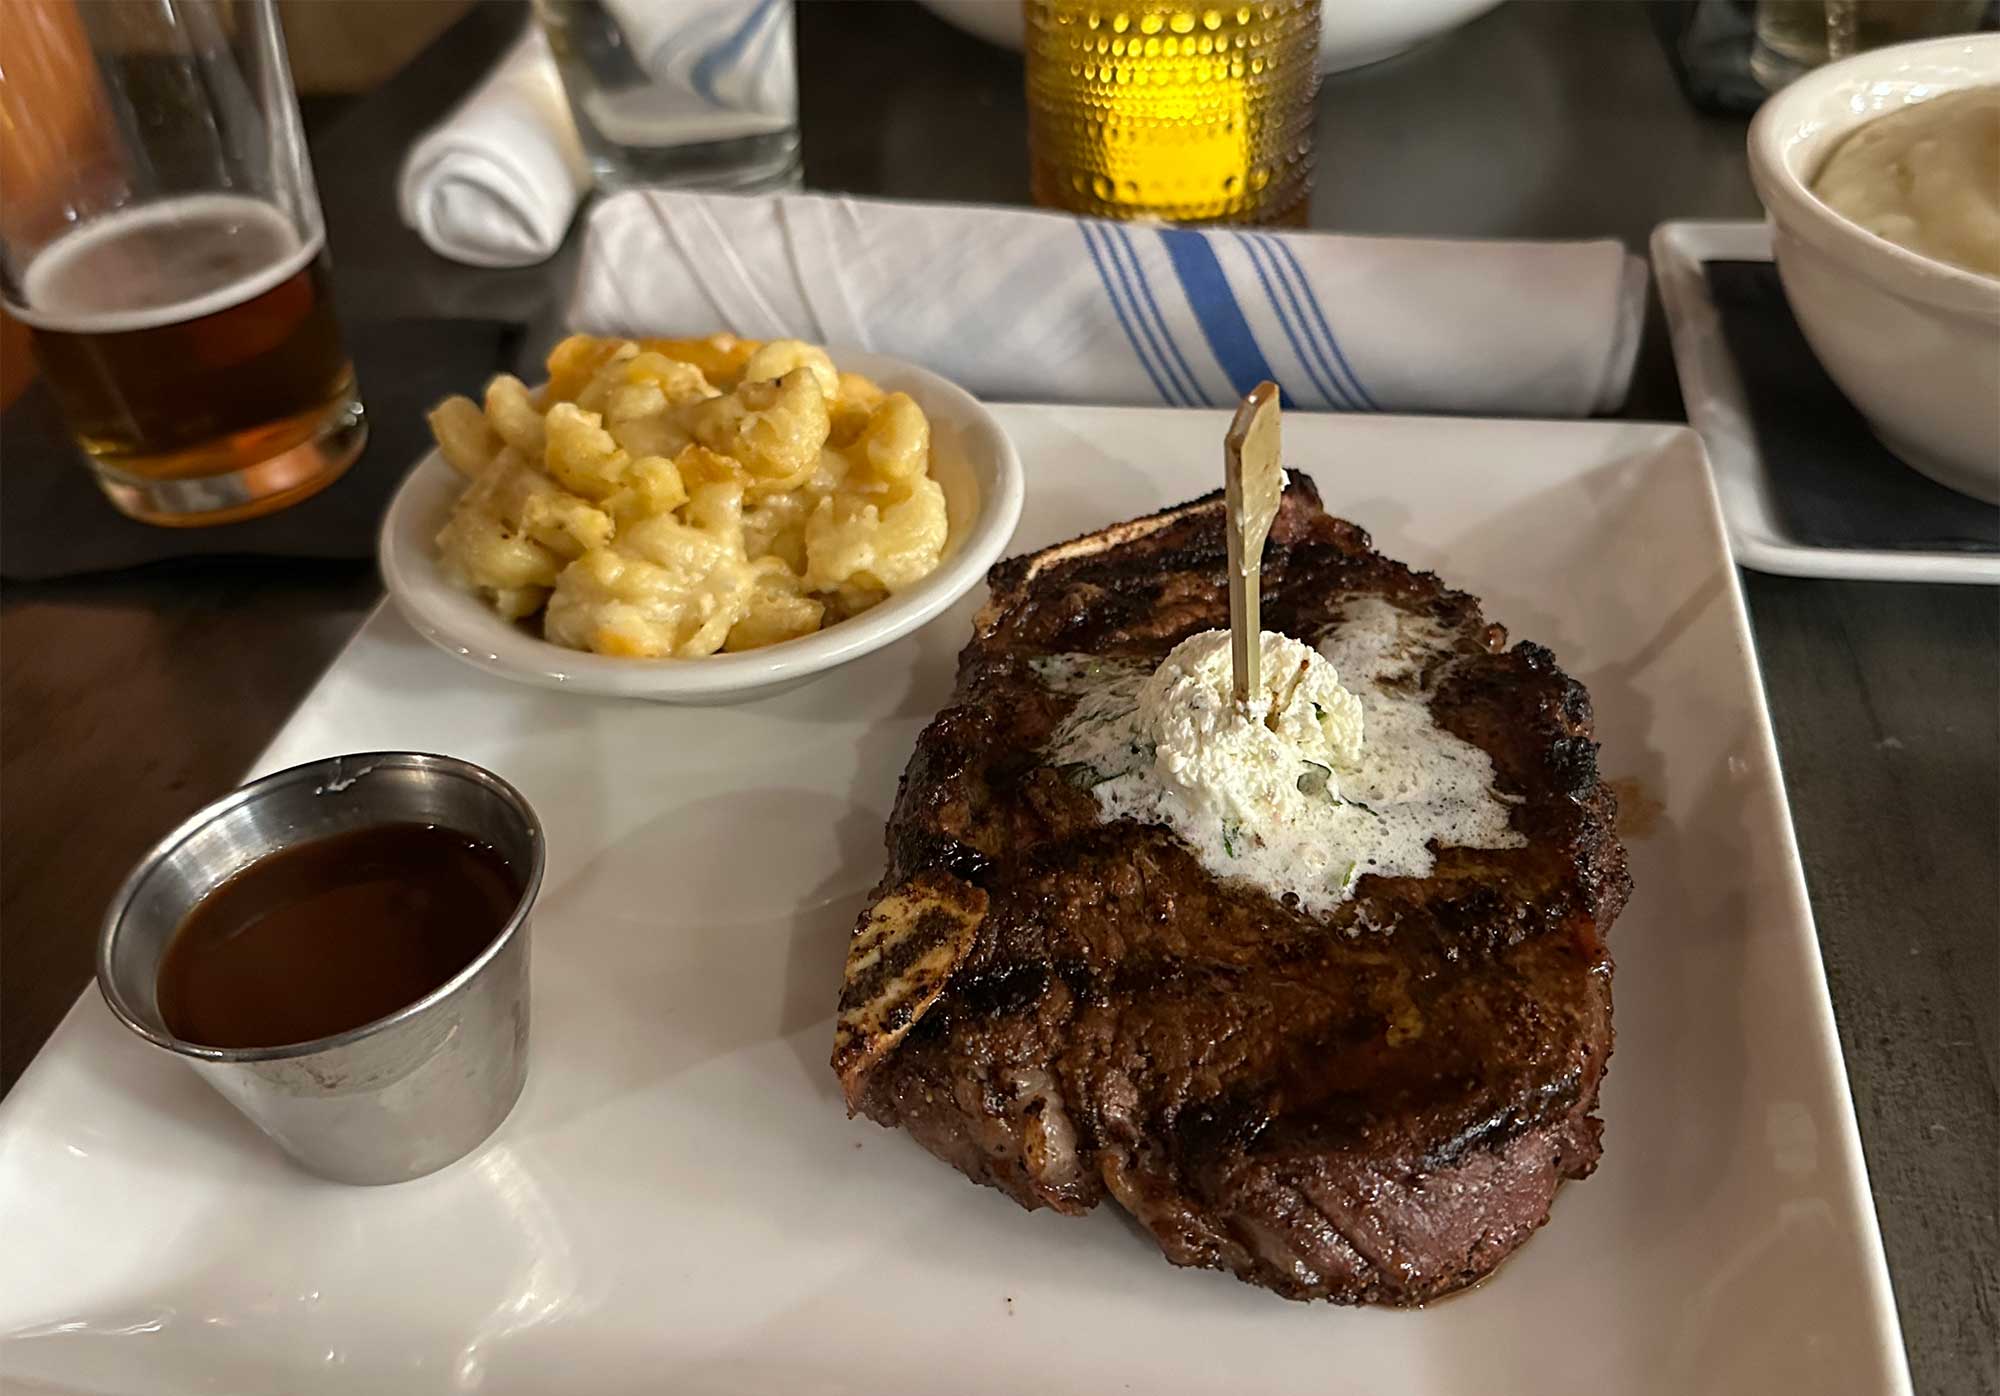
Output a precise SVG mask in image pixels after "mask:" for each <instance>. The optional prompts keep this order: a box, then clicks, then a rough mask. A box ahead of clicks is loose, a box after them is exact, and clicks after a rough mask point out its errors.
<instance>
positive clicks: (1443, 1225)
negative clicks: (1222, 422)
mask: <svg viewBox="0 0 2000 1396" xmlns="http://www.w3.org/2000/svg"><path fill="white" fill-rule="evenodd" d="M1225 567H1226V560H1225V545H1224V540H1223V534H1222V508H1221V499H1220V495H1219V493H1218V494H1215V495H1210V496H1205V497H1204V498H1203V499H1200V500H1196V501H1194V502H1193V503H1191V504H1188V505H1183V506H1181V507H1179V508H1177V509H1172V510H1167V511H1165V512H1163V513H1161V514H1158V515H1154V516H1152V517H1150V518H1148V519H1141V520H1135V521H1133V522H1131V523H1129V524H1122V525H1116V526H1114V527H1113V528H1111V529H1107V530H1105V531H1104V532H1103V533H1100V534H1096V535H1092V536H1090V537H1087V538H1083V539H1078V540H1076V541H1074V542H1071V543H1067V544H1062V545H1059V546H1057V547H1054V548H1050V549H1045V550H1044V551H1042V552H1040V553H1036V554H1031V555H1028V556H1024V557H1018V558H1013V559H1009V560H1008V561H1006V562H1003V563H1001V564H999V565H998V566H997V567H995V568H994V569H993V570H992V572H991V573H990V574H989V579H988V580H989V584H990V587H991V591H992V596H991V599H990V600H989V602H988V604H987V605H986V607H985V608H984V609H983V610H982V611H981V612H980V614H979V616H978V618H977V619H976V621H975V625H974V636H973V640H972V642H971V644H970V645H968V646H967V648H966V649H965V651H964V652H963V654H961V656H960V659H959V673H958V682H957V687H956V689H955V691H954V694H953V698H952V703H951V705H950V706H948V707H947V708H946V709H945V710H944V711H942V712H941V713H939V714H938V716H937V717H936V718H935V719H934V720H933V721H932V723H931V724H930V726H929V727H928V728H926V729H925V731H924V733H923V735H922V736H921V737H920V738H919V739H918V742H917V747H916V751H915V753H914V754H913V756H912V757H911V760H910V764H909V767H908V769H907V770H906V771H905V773H904V777H903V781H902V785H901V787H900V789H899V791H898V795H897V801H896V808H895V812H894V814H893V815H892V817H891V819H890V823H889V828H888V831H887V844H888V851H889V866H888V869H887V871H886V873H885V874H884V877H883V879H882V882H881V883H880V884H879V886H878V887H877V889H876V892H875V898H874V905H873V906H872V907H871V909H870V911H869V912H868V913H866V914H864V916H863V918H862V924H861V927H860V928H859V930H858V931H857V942H856V943H857V945H864V946H865V941H864V938H867V937H872V938H873V939H874V940H876V941H881V940H884V938H885V934H886V933H885V932H884V931H883V930H882V928H881V927H882V923H883V920H884V916H885V914H886V915H887V917H888V920H889V921H891V922H894V923H895V924H896V925H908V926H910V927H913V929H911V930H909V931H908V932H907V935H906V939H905V940H904V941H903V942H899V943H897V944H896V945H895V947H894V949H895V953H894V955H893V956H891V955H889V954H887V953H884V954H882V955H880V956H878V957H877V959H876V960H874V961H872V962H871V963H870V965H869V967H867V968H865V969H863V970H862V971H861V972H858V973H850V976H849V981H848V983H847V985H846V989H845V992H844V993H843V995H842V1000H841V1013H842V1017H841V1024H840V1028H839V1030H838V1031H839V1033H840V1034H841V1036H840V1037H839V1039H838V1041H837V1046H836V1053H835V1066H836V1070H838V1071H839V1072H840V1074H841V1080H842V1085H843V1088H844V1090H845V1091H846V1094H847V1098H848V1102H849V1106H850V1109H853V1110H857V1111H860V1112H863V1113H866V1114H867V1115H869V1116H870V1117H871V1118H873V1119H875V1120H877V1121H878V1122H880V1123H882V1124H884V1125H891V1126H897V1125H900V1126H901V1127H903V1128H905V1129H907V1130H908V1131H909V1132H910V1133H911V1134H912V1135H913V1136H914V1137H915V1138H916V1139H917V1140H918V1141H919V1142H920V1143H922V1144H923V1145H924V1147H925V1148H927V1149H929V1150H930V1151H931V1152H932V1153H934V1154H936V1155H937V1156H938V1157H939V1158H941V1159H943V1160H944V1161H946V1162H948V1163H950V1164H952V1165H953V1166H954V1167H956V1168H958V1169H959V1170H960V1171H962V1172H964V1173H965V1174H967V1175H968V1176H969V1177H971V1178H973V1179H975V1180H976V1181H979V1182H982V1183H986V1184H989V1185H991V1186H993V1187H996V1188H998V1189H1000V1190H1001V1191H1003V1192H1005V1193H1007V1194H1008V1195H1009V1196H1011V1197H1013V1198H1014V1199H1015V1200H1016V1201H1018V1202H1020V1203H1021V1204H1022V1205H1023V1206H1025V1207H1030V1208H1033V1207H1043V1206H1046V1207H1052V1208H1054V1209H1056V1210H1058V1211H1061V1212H1065V1213H1070V1214H1077V1213H1081V1212H1084V1211H1087V1210H1089V1209H1090V1208H1091V1207H1093V1206H1095V1205H1096V1204H1097V1203H1098V1202H1099V1201H1101V1200H1102V1199H1103V1197H1104V1196H1106V1195H1107V1194H1108V1195H1110V1196H1111V1197H1112V1198H1114V1199H1115V1200H1116V1201H1117V1202H1118V1203H1119V1205H1120V1206H1122V1207H1124V1208H1125V1209H1126V1210H1127V1211H1128V1212H1130V1213H1131V1214H1132V1215H1133V1216H1134V1217H1136V1218H1137V1219H1138V1220H1139V1221H1140V1222H1141V1223H1142V1224H1143V1225H1145V1226H1146V1227H1147V1228H1148V1229H1149V1230H1150V1231H1151V1232H1152V1234H1153V1235H1154V1237H1155V1239H1156V1240H1157V1241H1158V1243H1159V1245H1160V1248H1161V1250H1162V1251H1163V1253H1165V1255H1166V1256H1167V1258H1168V1259H1170V1260H1172V1261H1173V1262H1174V1263H1176V1264H1181V1265H1199V1266H1210V1267H1215V1268H1221V1269H1227V1270H1230V1271H1232V1272H1234V1273H1235V1274H1237V1275H1239V1276H1240V1277H1242V1278H1244V1279H1246V1280H1249V1281H1251V1282H1252V1283H1256V1284H1261V1285H1264V1286H1266V1287H1268V1288H1270V1289H1273V1290H1275V1291H1277V1292H1278V1293H1280V1294H1283V1295H1286V1296H1288V1297H1291V1298H1299V1299H1309V1298H1327V1299H1333V1300H1337V1301H1341V1302H1375V1303H1389V1304H1410V1303H1419V1302H1422V1301H1424V1300H1426V1299H1429V1298H1434V1297H1436V1296H1438V1295H1441V1294H1445V1293H1448V1292H1450V1291H1451V1290H1453V1289H1456V1288H1459V1287H1461V1286H1463V1285H1466V1284H1469V1283H1472V1282H1473V1281H1475V1280H1477V1279H1479V1278H1480V1277H1482V1276H1483V1275H1485V1274H1486V1273H1488V1272H1489V1271H1490V1270H1491V1269H1492V1268H1493V1267H1494V1266H1496V1265H1498V1264H1499V1263H1500V1262H1501V1261H1502V1260H1503V1259H1504V1258H1505V1257H1506V1256H1507V1255H1508V1254H1509V1253H1511V1251H1512V1250H1513V1249H1514V1248H1515V1247H1516V1246H1518V1245H1519V1244H1520V1243H1521V1242H1522V1241H1523V1240H1525V1239H1526V1238H1527V1237H1528V1236H1529V1235H1530V1234H1532V1233H1533V1231H1534V1230H1535V1229H1536V1228H1537V1227H1539V1226H1540V1225H1541V1224H1542V1223H1543V1222H1544V1221H1545V1220H1546V1219H1547V1216H1548V1208H1549V1203H1550V1200H1551V1198H1552V1197H1553V1196H1554V1193H1555V1190H1556V1188H1557V1186H1558V1185H1559V1184H1560V1183H1561V1182H1562V1181H1563V1180H1564V1179H1567V1178H1579V1177H1583V1176H1585V1175H1587V1174H1588V1173H1589V1172H1590V1171H1591V1169H1592V1168H1593V1167H1594V1166H1595V1163H1596V1160H1597V1157H1598V1152H1599V1125H1598V1122H1597V1121H1596V1120H1595V1118H1593V1111H1594V1110H1595V1108H1596V1103H1597V1093H1598V1086H1599V1082H1600V1081H1601V1079H1602V1076H1603V1072H1604V1067H1605V1062H1606V1060H1607V1059H1608V1057H1609V1055H1610V1051H1611V1042H1612V1029H1611V997H1610V984H1611V960H1610V956H1609V953H1608V951H1607V950H1606V948H1605V943H1604V936H1605V933H1606V932H1607V931H1608V930H1609V928H1610V925H1611V923H1612V921H1613V919H1614V918H1615V917H1616V916H1617V914H1618V912H1619V911H1620V909H1622V907H1623V905H1624V903H1625V900H1626V897H1627V894H1628V892H1629V880H1628V878H1627V876H1626V871H1625V860H1624V853H1623V850H1622V849H1621V848H1620V847H1619V845H1618V842H1617V840H1616V838H1615V836H1614V834H1613V825H1614V817H1615V813H1616V806H1615V802H1614V800H1613V798H1612V796H1611V794H1610V792H1609V791H1608V790H1607V789H1606V788H1605V787H1604V786H1603V784H1602V783H1601V782H1600V781H1599V780H1598V776H1597V760H1596V750H1597V749H1596V744H1595V741H1594V738H1593V731H1592V719H1591V713H1590V704H1589V699H1588V696H1587V695H1586V694H1585V693H1584V691H1583V689H1582V687H1581V686H1580V685H1578V684H1576V683H1575V682H1574V681H1573V680H1571V679H1570V678H1568V676H1566V675H1565V674H1564V673H1563V672H1562V670H1561V669H1560V668H1559V667H1558V666H1557V665H1556V662H1555V659H1554V656H1553V655H1551V654H1550V653H1549V652H1548V651H1547V650H1546V649H1544V648H1542V647H1541V646H1539V645H1535V644H1531V643H1520V644H1516V645H1514V646H1513V647H1512V648H1508V646H1507V637H1506V632H1505V631H1504V629H1502V628H1501V627H1499V626H1497V625H1493V624H1489V623H1488V622H1487V621H1486V620H1485V618H1484V617H1483V616H1482V615H1481V614H1480V610H1479V604H1478V602H1477V601H1476V600H1475V599H1474V598H1473V597H1470V596H1468V595H1465V594H1464V593H1461V592H1456V591H1452V590H1449V589H1448V588H1446V587H1445V586H1443V584H1442V583H1440V582H1439V581H1438V579H1437V578H1435V577H1433V576H1431V575H1429V574H1427V573H1419V572H1413V571H1411V570H1410V569H1408V568H1406V567H1403V566H1402V565H1401V564H1398V563H1395V562H1392V561H1390V560H1388V559H1386V558H1383V557H1382V556H1380V555H1379V554H1377V553H1375V552H1374V551H1372V550H1371V548H1370V544H1369V540H1368V536H1367V534H1366V533H1364V532H1363V531H1362V530H1361V529H1359V528H1357V527H1356V526H1355V525H1353V524H1351V523H1347V522H1345V521H1343V520H1340V519H1335V518H1332V517H1330V516H1328V515H1327V514H1326V513H1324V511H1323V510H1322V509H1321V508H1320V505H1319V498H1318V494H1317V491H1316V490H1315V489H1314V487H1313V485H1312V482H1311V481H1310V480H1309V479H1306V478H1305V477H1303V476H1299V475H1296V474H1295V475H1294V477H1293V482H1292V485H1291V487H1290V488H1289V489H1288V490H1287V491H1286V494H1285V497H1284V500H1283V503H1282V505H1281V507H1280V510H1279V514H1278V517H1277V519H1276V521H1275V522H1274V524H1273V526H1272V530H1271V539H1270V542H1269V544H1268V545H1267V550H1266V554H1265V561H1264V569H1263V575H1264V597H1263V611H1264V617H1265V623H1266V625H1267V626H1269V627H1270V628H1272V629H1276V630H1282V631H1284V632H1285V633H1288V634H1292V635H1295V636H1297V637H1298V638H1301V639H1304V640H1307V641H1308V642H1312V641H1314V640H1316V639H1317V638H1319V637H1320V636H1321V635H1323V634H1324V633H1326V631H1327V630H1328V629H1329V628H1330V627H1332V626H1335V625H1337V624H1338V622H1339V620H1340V617H1341V615H1342V613H1343V607H1344V605H1345V604H1347V601H1348V599H1349V598H1352V597H1356V596H1367V597H1376V598H1381V599H1384V600H1387V601H1389V602H1390V603H1392V604H1394V605H1396V606H1398V607H1400V608H1402V609H1403V610H1405V611H1407V612H1409V613H1411V614H1412V615H1416V616H1420V617H1423V618H1425V619H1427V620H1429V621H1430V622H1432V623H1433V624H1434V625H1435V626H1437V627H1438V628H1439V629H1440V630H1441V631H1442V632H1443V633H1444V634H1445V635H1446V636H1447V637H1448V640H1449V644H1448V653H1447V654H1445V655H1443V656H1442V657H1431V658H1427V659H1425V660H1424V662H1422V663H1421V664H1419V665H1418V666H1417V667H1416V668H1415V669H1414V670H1413V672H1412V673H1411V674H1410V676H1409V678H1408V682H1410V683H1411V684H1413V685H1414V686H1415V688H1416V691H1419V692H1421V693H1422V694H1424V695H1425V697H1426V699H1427V701H1428V703H1429V705H1430V711H1431V715H1432V718H1433V720H1434V721H1436V723H1437V724H1438V725H1439V726H1440V727H1442V728H1444V729H1445V730H1446V731H1449V732H1451V733H1453V734H1454V735H1456V736H1459V737H1461V738H1463V739H1465V740H1466V741H1468V742H1471V743H1472V744H1473V745H1475V746H1477V747H1479V748H1480V749H1481V750H1483V751H1484V752H1486V754H1487V755H1488V756H1489V757H1490V758H1491V760H1492V763H1493V769H1494V778H1495V788H1496V789H1497V790H1498V791H1499V792H1500V793H1501V794H1502V796H1503V798H1504V799H1506V801H1507V802H1508V803H1509V805H1510V807H1511V809H1510V815H1511V823H1512V827H1513V828H1514V829H1515V830H1516V831H1517V832H1518V833H1519V834H1521V835H1522V836H1523V838H1524V839H1525V846H1523V847H1518V848H1507V849H1467V848H1441V849H1437V850H1435V851H1436V868H1435V870H1434V872H1433V873H1432V875H1430V876H1428V877H1424V878H1385V877H1379V876H1372V875H1364V876H1363V877H1362V878H1361V879H1360V881H1359V883H1358V884H1357V885H1356V887H1355V890H1354V895H1353V897H1352V899H1351V900H1350V901H1348V902H1345V903H1343V904H1341V905H1340V906H1338V907H1336V908H1335V909H1334V910H1333V911H1332V912H1330V913H1329V914H1328V915H1326V916H1325V917H1323V918H1317V919H1316V918H1313V917H1310V916H1306V915H1303V914H1301V913H1300V912H1299V911H1298V910H1297V909H1296V907H1295V906H1287V905H1285V904H1283V903H1280V902H1278V901H1274V900H1273V899H1271V898H1270V897H1269V896H1267V895H1265V894H1264V893H1262V892H1260V891H1258V890H1256V889H1254V888H1251V887H1248V886H1244V885H1239V884H1233V883H1226V882H1222V881H1218V880H1217V879H1216V878H1215V877H1213V876H1212V875H1210V874H1209V873H1208V872H1207V871H1206V870H1205V869H1204V868H1203V867H1202V866H1201V864H1200V863H1199V861H1198V860H1197V859H1196V858H1195V856H1194V854H1193V853H1192V851H1191V850H1189V849H1188V848H1187V847H1186V846H1185V845H1183V844H1182V843H1180V842H1179V840H1178V839H1177V838H1176V837H1175V836H1174V835H1173V834H1172V833H1171V832H1169V831H1168V830H1166V829H1164V828H1159V827H1142V826H1139V825H1137V824H1134V823H1131V822H1129V821H1119V822H1115V823H1106V822H1104V821H1103V820H1102V818H1101V816H1100V813H1099V811H1098V807H1097V803H1096V801H1095V799H1094V798H1093V797H1092V796H1091V795H1090V793H1089V792H1088V791H1087V790H1083V789H1080V788H1078V787H1077V786H1076V785H1075V784H1074V783H1073V782H1071V781H1070V780H1069V779H1067V778H1066V777H1065V776H1064V775H1063V774H1062V773H1061V772H1058V771H1056V770H1053V769H1051V768H1050V767H1049V766H1048V765H1047V764H1045V762H1044V759H1043V757H1042V756H1041V754H1040V753H1041V749H1042V747H1043V746H1044V744H1045V743H1046V742H1047V741H1048V739H1049V737H1050V734H1051V733H1052V732H1053V730H1054V729H1055V727H1056V725H1057V724H1058V723H1059V722H1060V721H1061V720H1062V718H1063V716H1064V714H1065V713H1066V712H1067V711H1068V708H1069V706H1070V704H1071V703H1072V702H1073V701H1074V700H1073V698H1067V697H1064V696H1062V695H1059V694H1056V693H1054V692H1052V691H1051V690H1050V689H1049V688H1048V687H1046V686H1045V685H1043V684H1042V683H1041V682H1040V681H1039V680H1038V679H1037V678H1036V677H1035V674H1034V672H1033V669H1032V667H1031V664H1030V661H1031V660H1033V659H1034V658H1036V657H1037V656H1041V655H1046V654H1057V653H1069V652H1087V653H1092V654H1097V655H1100V656H1106V657H1110V656H1126V657H1130V658H1133V659H1136V660H1140V661H1143V662H1145V663H1148V664H1155V663H1157V662H1158V661H1159V659H1160V658H1161V657H1162V656H1164V654H1165V653H1166V651H1167V650H1168V649H1170V648H1171V647H1172V646H1173V645H1174V644H1176V643H1178V642H1179V641H1180V640H1181V639H1183V638H1185V637H1186V636H1187V635H1189V634H1192V633H1194V632H1196V631H1199V630H1204V629H1208V628H1211V627H1216V626H1223V625H1226V624H1227V623H1228V621H1227V592H1226V587H1225V585H1224V579H1225V571H1224V569H1225ZM974 898H977V899H978V900H977V914H976V915H975V914H972V907H973V899H974ZM913 905H919V906H932V907H937V906H941V907H945V908H949V910H948V911H947V912H941V913H938V914H937V915H935V916H933V917H932V918H930V919H929V920H928V921H927V920H926V917H925V916H923V915H913V914H912V912H911V910H910V908H911V906H913ZM885 907H886V908H888V912H887V913H884V911H883V909H884V908H885ZM899 917H900V918H901V919H900V920H898V918H899ZM871 928H873V929H871ZM850 958H851V962H852V961H853V960H854V959H855V958H857V957H856V956H853V955H851V957H850ZM859 958H863V959H865V958H866V957H865V954H864V955H862V956H860V957H859Z"/></svg>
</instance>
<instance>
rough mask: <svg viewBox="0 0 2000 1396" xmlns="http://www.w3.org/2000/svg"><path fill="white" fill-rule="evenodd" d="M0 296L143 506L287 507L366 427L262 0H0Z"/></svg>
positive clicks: (104, 458)
mask: <svg viewBox="0 0 2000 1396" xmlns="http://www.w3.org/2000/svg"><path fill="white" fill-rule="evenodd" d="M0 6H4V8H5V10H6V15H5V19H4V28H5V34H6V50H5V61H4V66H0V184H4V186H5V189H6V197H5V199H4V201H0V294H4V297H5V300H6V304H7V309H8V310H9V311H10V312H11V313H12V314H13V315H14V316H15V317H16V318H18V319H20V320H21V321H23V322H25V323H26V324H27V325H28V326H29V327H30V329H31V330H32V332H33V336H32V338H33V345H34V353H35V359H36V361H37V363H38V364H39V365H40V367H41V370H42V373H43V375H44V376H45V377H46V379H47V380H48V384H49V387H50V389H51V390H52V391H53V393H54V394H55V397H56V400H57V401H58V402H59V403H60V404H61V406H62V409H63V412H64V415H65V416H66V417H67V419H68V421H69V425H70V429H71V430H72V431H73V432H74V433H75V435H76V439H77V442H78V444H79V445H80V446H81V447H82V449H83V452H84V455H85V457H86V458H87V459H88V461H89V463H90V467H91V469H92V471H93V472H94V473H95V475H96V477H97V482H98V484H99V485H100V486H102V487H103V490H104V492H105V494H107V495H108V496H110V498H111V501H112V503H113V504H115V505H117V507H118V508H119V509H121V510H123V511H124V512H125V513H127V514H130V515H132V516H133V517H134V518H138V519H144V520H146V521H147V522H149V523H160V524H177V525H182V524H206V523H222V522H226V521H229V520H232V519H239V518H247V517H250V516H252V515H256V514H262V513H268V512H270V511H271V510H273V509H278V508H282V507H283V506H284V505H286V504H289V503H291V502H293V501H295V500H298V499H302V498H304V497H305V496H307V495H309V494H312V493H313V492H314V491H316V490H319V489H320V488H322V487H323V486H325V485H326V484H328V483H329V482H331V481H332V480H334V479H335V478H336V477H338V476H339V474H340V473H341V471H343V470H345V469H346V468H347V467H348V465H349V464H350V463H352V461H353V460H354V458H355V456H356V455H358V454H359V453H360V450H361V446H362V444H363V442H364V441H365V440H366V439H367V427H366V424H365V421H364V419H363V416H362V410H361V400H360V398H358V397H357V396H356V395H355V388H354V369H353V366H352V364H350V363H349V361H348V357H347V354H346V351H345V350H344V349H343V348H342V347H341V342H340V330H339V327H338V326H337V325H336V324H335V323H334V317H333V305H332V301H331V299H330V296H329V289H330V288H329V282H328V271H327V256H326V234H325V228H324V226H323V224H322V223H321V220H320V209H319V197H318V194H317V193H316V192H315V190H314V188H313V179H312V170H311V167H310V166H309V165H308V163H307V159H306V146H305V139H304V136H303V134H302V133H301V130H300V123H299V108H298V102H297V100H296V99H295V98H294V97H293V95H292V83H291V76H290V73H289V72H288V70H287V68H286V66H285V44H284V37H283V35H282V34H281V33H280V31H279V28H278V19H277V15H276V12H275V11H274V9H273V7H272V0H0Z"/></svg>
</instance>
